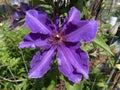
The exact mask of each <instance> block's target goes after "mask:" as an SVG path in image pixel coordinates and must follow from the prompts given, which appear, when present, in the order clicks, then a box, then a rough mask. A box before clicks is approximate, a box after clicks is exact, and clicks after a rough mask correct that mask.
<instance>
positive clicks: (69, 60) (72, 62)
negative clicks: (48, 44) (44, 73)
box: [58, 47, 88, 83]
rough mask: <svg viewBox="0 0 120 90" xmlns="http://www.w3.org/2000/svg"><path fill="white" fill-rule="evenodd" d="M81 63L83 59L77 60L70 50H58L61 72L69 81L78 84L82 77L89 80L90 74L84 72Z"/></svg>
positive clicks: (64, 48) (62, 48) (63, 48)
mask: <svg viewBox="0 0 120 90" xmlns="http://www.w3.org/2000/svg"><path fill="white" fill-rule="evenodd" d="M76 54H77V53H76ZM77 59H78V60H79V61H78V60H77ZM80 61H81V59H80V58H77V57H76V55H74V53H73V51H72V50H70V49H69V48H67V47H61V48H58V62H59V70H60V71H61V72H62V73H63V74H64V75H65V76H66V77H68V79H69V80H71V81H73V82H76V83H79V82H80V80H81V78H82V75H84V77H85V78H88V73H87V72H86V71H85V70H84V68H83V67H82V64H80V63H81V62H80Z"/></svg>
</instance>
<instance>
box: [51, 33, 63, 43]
mask: <svg viewBox="0 0 120 90" xmlns="http://www.w3.org/2000/svg"><path fill="white" fill-rule="evenodd" d="M63 41H64V36H63V35H62V34H61V33H54V34H53V35H51V37H50V39H49V42H50V43H51V44H53V45H61V44H62V43H63Z"/></svg>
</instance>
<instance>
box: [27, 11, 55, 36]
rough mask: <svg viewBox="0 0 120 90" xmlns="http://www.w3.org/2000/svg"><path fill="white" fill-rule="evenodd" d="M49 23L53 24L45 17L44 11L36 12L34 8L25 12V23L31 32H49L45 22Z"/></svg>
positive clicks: (49, 29)
mask: <svg viewBox="0 0 120 90" xmlns="http://www.w3.org/2000/svg"><path fill="white" fill-rule="evenodd" d="M49 23H51V24H52V26H55V25H54V24H53V23H52V22H51V21H50V20H49V19H48V17H47V15H46V14H45V13H41V14H40V13H38V12H37V11H36V10H29V11H27V13H26V24H27V26H28V27H29V28H30V29H31V31H32V32H34V33H36V32H40V33H43V34H48V33H50V32H51V28H50V27H48V25H47V24H49Z"/></svg>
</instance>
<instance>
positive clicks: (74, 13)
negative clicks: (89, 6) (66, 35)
mask: <svg viewBox="0 0 120 90" xmlns="http://www.w3.org/2000/svg"><path fill="white" fill-rule="evenodd" d="M80 18H81V14H80V11H79V10H78V9H77V8H75V7H72V8H71V9H70V11H69V14H68V16H67V17H66V18H65V20H64V23H65V24H67V23H69V22H71V21H73V20H80Z"/></svg>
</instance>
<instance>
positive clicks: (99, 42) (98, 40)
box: [93, 35, 113, 55]
mask: <svg viewBox="0 0 120 90" xmlns="http://www.w3.org/2000/svg"><path fill="white" fill-rule="evenodd" d="M93 43H95V44H97V45H98V46H100V47H101V48H103V49H104V50H106V51H107V52H108V53H109V54H111V55H113V53H112V52H111V50H110V48H109V47H108V45H107V44H106V43H105V41H104V40H103V39H102V38H101V37H100V36H99V35H97V36H96V38H95V40H94V41H93Z"/></svg>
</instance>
